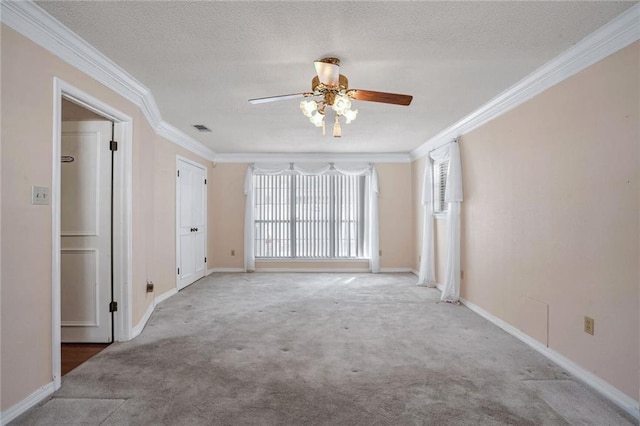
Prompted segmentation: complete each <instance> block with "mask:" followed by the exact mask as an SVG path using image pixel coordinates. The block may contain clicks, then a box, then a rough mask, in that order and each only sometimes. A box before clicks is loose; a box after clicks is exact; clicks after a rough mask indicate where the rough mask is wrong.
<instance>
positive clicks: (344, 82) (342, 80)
mask: <svg viewBox="0 0 640 426" xmlns="http://www.w3.org/2000/svg"><path fill="white" fill-rule="evenodd" d="M348 88H349V79H348V78H347V77H345V76H344V75H342V74H340V75H339V76H338V85H337V86H327V85H325V84H324V83H320V78H319V77H318V76H315V77H313V78H312V79H311V90H313V91H314V92H320V93H322V94H324V93H325V92H327V91H331V90H333V91H341V90H347V89H348Z"/></svg>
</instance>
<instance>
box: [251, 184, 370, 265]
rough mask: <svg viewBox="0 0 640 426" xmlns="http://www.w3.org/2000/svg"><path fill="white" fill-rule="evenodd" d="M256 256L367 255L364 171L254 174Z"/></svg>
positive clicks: (322, 256)
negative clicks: (348, 172)
mask: <svg viewBox="0 0 640 426" xmlns="http://www.w3.org/2000/svg"><path fill="white" fill-rule="evenodd" d="M253 185H254V197H255V198H254V200H255V206H254V208H255V210H254V219H255V233H254V235H255V244H254V247H255V257H256V258H302V259H357V258H364V257H365V255H364V253H365V251H364V239H365V229H366V228H365V223H364V217H365V216H366V215H365V205H366V204H365V203H366V200H365V198H366V197H365V186H366V177H365V176H346V175H341V174H332V175H319V176H306V175H299V174H280V175H260V174H256V175H254V176H253Z"/></svg>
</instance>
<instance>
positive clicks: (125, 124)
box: [50, 77, 133, 390]
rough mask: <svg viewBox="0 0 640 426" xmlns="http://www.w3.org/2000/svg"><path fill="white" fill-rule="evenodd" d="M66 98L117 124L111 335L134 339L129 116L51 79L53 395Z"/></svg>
mask: <svg viewBox="0 0 640 426" xmlns="http://www.w3.org/2000/svg"><path fill="white" fill-rule="evenodd" d="M63 98H65V99H68V100H70V101H72V102H74V103H76V104H79V105H81V106H82V107H84V108H86V109H88V110H90V111H92V112H94V113H96V114H98V115H101V116H103V117H105V118H107V119H109V120H111V121H113V122H114V124H115V130H116V132H115V137H116V140H118V142H119V144H118V155H116V156H115V162H114V176H113V189H114V199H113V204H114V205H113V212H114V216H115V217H114V227H113V243H114V256H113V259H112V262H113V278H114V289H113V297H114V300H116V301H117V302H118V310H117V311H116V312H115V313H114V322H115V325H114V330H113V332H114V336H115V340H116V341H126V340H129V339H131V336H132V325H131V324H132V316H133V313H132V302H133V290H132V280H133V257H132V255H133V237H132V230H133V227H132V223H133V209H132V206H133V202H132V174H133V120H132V119H131V117H129V116H128V115H126V114H124V113H122V112H120V111H119V110H117V109H115V108H113V107H111V106H109V105H107V104H106V103H104V102H102V101H100V100H99V99H97V98H95V97H93V96H91V95H89V94H88V93H86V92H84V91H82V90H80V89H78V88H77V87H75V86H73V85H71V84H69V83H67V82H65V81H64V80H62V79H60V78H58V77H54V78H53V143H52V145H53V159H52V162H53V164H52V171H53V175H52V184H51V194H50V200H51V211H52V215H51V216H52V233H53V239H52V245H53V247H52V249H53V250H52V298H51V299H52V309H51V310H52V322H51V323H52V329H51V342H52V349H51V362H52V373H53V383H54V388H55V390H57V389H59V388H60V385H61V384H62V380H61V355H60V347H61V328H60V327H61V306H60V303H61V294H60V251H61V250H60V249H61V243H60V237H61V229H60V219H61V209H60V207H61V206H60V184H61V179H60V170H61V163H60V155H61V134H62V99H63Z"/></svg>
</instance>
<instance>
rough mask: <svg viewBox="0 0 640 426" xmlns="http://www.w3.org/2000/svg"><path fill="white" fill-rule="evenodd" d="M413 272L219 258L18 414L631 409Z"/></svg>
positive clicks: (185, 419) (457, 413)
mask: <svg viewBox="0 0 640 426" xmlns="http://www.w3.org/2000/svg"><path fill="white" fill-rule="evenodd" d="M415 281H416V277H415V276H413V275H411V274H377V275H372V274H332V273H326V274H302V273H300V274H280V273H269V274H266V273H254V274H214V275H212V276H210V277H208V278H205V279H202V280H200V281H199V282H197V283H195V284H193V285H192V286H190V287H188V288H186V289H185V290H183V291H181V292H180V293H178V294H177V295H175V296H173V297H172V298H170V299H169V300H167V301H165V302H164V303H162V304H161V305H159V306H158V307H157V308H156V311H155V312H154V314H153V316H152V317H151V319H150V321H149V323H148V325H147V327H146V328H145V330H144V331H143V333H142V334H141V335H140V336H139V337H138V338H136V339H134V340H133V341H131V342H125V343H116V344H112V345H111V346H109V347H108V348H107V349H105V350H104V351H102V352H101V353H100V354H98V355H97V356H95V357H94V358H92V359H91V360H89V361H88V362H87V363H85V364H83V365H82V366H80V367H78V368H77V369H75V370H74V371H72V372H71V373H69V374H68V375H66V376H65V377H64V378H63V382H62V388H61V389H60V390H59V391H58V392H56V393H55V394H54V395H53V398H51V399H49V400H48V401H45V402H43V403H42V404H40V405H39V406H38V407H35V408H33V409H31V410H30V411H28V412H27V413H25V414H24V415H23V416H21V417H20V418H18V419H16V421H15V422H14V423H15V424H24V425H55V424H65V425H69V424H86V425H98V424H100V425H112V424H115V425H151V424H153V425H502V424H511V425H544V424H546V425H565V424H575V425H578V424H580V425H582V424H592V425H599V426H600V425H632V424H637V422H636V421H635V420H634V419H633V418H631V417H630V416H628V415H627V414H625V413H624V412H622V411H621V410H619V409H618V408H617V407H615V406H614V405H613V404H611V403H610V402H608V401H607V400H605V399H603V398H602V397H600V396H599V395H598V394H596V393H595V392H594V391H592V390H591V389H589V388H588V387H586V386H584V385H582V384H581V383H580V382H578V381H577V380H575V379H573V378H572V377H571V376H569V375H568V374H567V373H566V372H564V371H563V370H562V369H561V368H560V367H558V366H556V365H554V364H553V363H551V362H550V361H548V360H547V359H546V358H544V357H542V356H541V355H539V354H538V353H536V352H535V351H533V350H532V349H530V348H529V347H527V346H526V345H524V344H522V343H520V342H519V341H518V340H516V339H515V338H513V337H511V336H510V335H508V334H507V333H505V332H503V331H502V330H500V329H498V328H496V327H495V326H493V325H492V324H490V323H488V322H487V321H485V320H484V319H482V318H480V317H479V316H477V315H476V314H474V313H472V312H471V311H469V310H468V309H467V308H465V307H464V306H455V305H451V304H445V303H438V297H439V292H438V291H437V290H435V289H428V288H424V287H416V286H415V285H414V283H415Z"/></svg>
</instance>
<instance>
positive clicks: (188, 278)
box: [176, 159, 207, 290]
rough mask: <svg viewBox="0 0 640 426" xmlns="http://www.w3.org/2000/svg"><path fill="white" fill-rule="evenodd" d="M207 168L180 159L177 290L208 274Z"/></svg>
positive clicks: (177, 207) (177, 193)
mask: <svg viewBox="0 0 640 426" xmlns="http://www.w3.org/2000/svg"><path fill="white" fill-rule="evenodd" d="M206 178H207V174H206V170H205V169H204V168H203V167H201V166H199V165H197V164H195V163H191V162H187V161H184V160H181V159H178V172H177V178H176V179H177V184H176V188H177V190H176V203H177V206H176V215H177V231H178V235H177V261H178V265H177V273H178V280H177V286H178V290H180V289H183V288H184V287H186V286H188V285H189V284H191V283H193V282H194V281H196V280H197V279H199V278H202V277H204V276H205V274H206V260H205V259H206V243H207V241H206V240H207V239H206V235H207V232H206V205H207V191H206Z"/></svg>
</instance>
